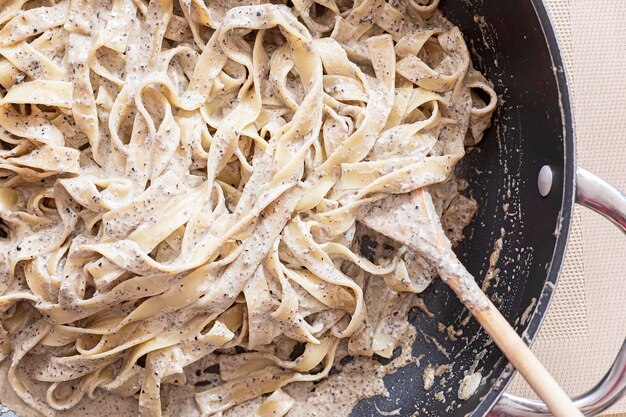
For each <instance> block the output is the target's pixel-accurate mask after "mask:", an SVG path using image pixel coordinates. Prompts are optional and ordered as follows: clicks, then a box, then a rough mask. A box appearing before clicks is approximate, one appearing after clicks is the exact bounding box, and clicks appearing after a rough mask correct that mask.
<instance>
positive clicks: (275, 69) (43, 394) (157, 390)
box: [0, 0, 497, 417]
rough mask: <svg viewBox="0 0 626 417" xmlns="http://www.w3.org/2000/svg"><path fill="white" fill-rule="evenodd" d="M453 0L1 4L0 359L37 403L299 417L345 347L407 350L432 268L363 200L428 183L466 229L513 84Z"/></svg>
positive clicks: (44, 410) (62, 408)
mask: <svg viewBox="0 0 626 417" xmlns="http://www.w3.org/2000/svg"><path fill="white" fill-rule="evenodd" d="M437 3H438V2H437V1H436V0H435V1H432V0H431V1H423V0H393V1H383V0H356V1H349V0H293V1H291V2H286V1H273V2H271V3H270V2H265V1H261V0H244V1H240V0H237V1H235V0H215V1H213V0H211V1H206V2H204V1H201V0H181V1H180V2H179V3H176V4H174V2H173V1H172V0H150V1H147V0H102V1H88V0H5V1H4V2H0V86H1V89H0V144H1V150H0V218H1V224H0V226H1V227H0V237H1V238H0V324H1V325H0V360H4V361H5V364H6V367H7V369H8V370H7V371H6V372H8V382H9V383H10V385H11V388H12V390H13V391H14V392H15V393H16V394H17V396H19V398H20V399H21V401H23V402H24V403H26V405H27V406H28V407H29V409H31V410H33V413H34V412H35V411H36V412H38V413H41V414H43V415H47V416H51V415H56V414H57V413H58V414H62V413H63V412H69V411H71V410H72V409H74V408H75V407H77V404H82V403H84V402H85V401H87V402H88V401H95V399H96V398H98V396H99V395H101V393H103V392H106V393H109V394H111V395H112V396H113V398H114V396H120V397H136V398H137V404H138V409H139V412H140V414H141V415H142V416H161V415H193V413H192V411H193V412H194V413H197V414H196V415H200V414H201V415H222V413H227V412H228V410H231V409H233V407H235V408H236V407H239V406H241V405H242V404H244V403H245V402H247V401H248V400H255V399H258V404H259V406H258V407H257V408H256V409H255V410H253V411H251V412H250V415H252V414H253V415H256V416H263V417H265V416H284V415H286V414H288V413H289V411H290V409H292V407H293V406H294V404H295V403H296V399H294V398H293V397H292V396H291V395H290V394H289V387H290V386H291V385H292V384H294V383H299V382H302V381H318V380H321V379H323V378H325V377H327V376H328V375H329V372H330V371H331V369H332V368H333V366H334V364H336V363H337V360H338V357H339V355H340V354H339V353H338V352H339V351H345V352H347V354H350V355H365V356H372V355H378V356H380V357H384V358H390V357H391V356H392V353H393V351H394V349H395V348H396V347H397V346H399V340H398V335H397V334H396V333H395V332H394V330H393V329H394V324H393V321H394V320H396V318H395V314H394V312H397V311H399V309H404V310H402V311H405V310H408V308H410V307H411V306H412V305H414V304H415V302H417V301H416V300H418V298H417V297H416V296H415V294H418V293H420V292H422V291H423V290H424V289H425V288H426V287H427V286H428V284H429V283H430V281H431V280H432V279H433V275H434V272H433V269H432V268H430V267H429V266H428V265H427V264H426V263H425V262H424V261H423V260H421V259H420V258H419V256H418V255H416V254H415V253H413V252H411V251H410V250H407V249H406V248H404V247H401V246H399V245H396V246H393V245H391V246H389V245H388V246H389V248H387V249H386V250H385V251H382V252H381V251H373V252H371V253H370V252H369V251H367V250H364V249H363V242H364V241H363V239H364V236H373V235H372V233H373V232H371V231H368V230H367V229H366V228H365V227H364V226H363V225H360V224H357V222H356V220H355V219H356V217H357V213H359V212H360V211H362V210H367V205H368V204H370V203H372V202H374V201H377V200H379V199H381V198H384V197H385V196H387V195H390V194H392V195H393V194H403V193H407V192H410V191H412V190H415V189H418V188H421V187H429V189H430V190H431V193H432V194H433V197H434V198H435V200H436V201H435V202H436V205H437V209H438V210H439V214H440V215H441V216H442V218H443V219H444V225H446V227H447V229H448V232H449V233H450V235H451V236H452V238H453V240H456V241H459V240H461V239H462V233H461V231H462V228H463V227H464V226H465V225H466V224H467V223H468V222H469V220H470V219H471V217H472V214H473V212H474V211H475V209H476V208H475V202H474V201H473V200H471V199H470V198H468V197H465V196H463V195H462V194H460V191H461V190H462V189H463V187H464V185H463V183H462V182H461V181H458V180H456V179H455V178H454V175H453V173H454V167H455V164H456V163H457V162H458V161H459V160H460V159H461V158H462V157H463V156H464V153H465V146H468V145H474V144H476V143H477V142H478V141H480V140H481V138H482V135H483V131H484V130H485V129H486V128H487V127H488V125H489V123H490V118H491V114H492V112H493V111H494V109H495V107H496V102H497V97H496V95H495V93H494V91H493V89H492V88H491V86H490V84H489V83H488V82H487V81H486V80H485V78H484V77H483V76H482V75H481V74H480V73H479V72H477V71H476V70H474V69H473V67H472V63H471V60H470V56H469V53H468V49H467V46H466V45H465V42H464V40H463V37H462V34H461V33H460V31H459V29H458V28H457V27H455V26H453V25H452V24H451V23H449V22H448V21H447V20H446V19H445V18H444V17H443V15H442V14H441V13H440V12H439V11H438V10H437ZM481 97H482V98H481ZM407 221H410V219H407ZM398 227H401V225H398ZM405 312H406V311H405ZM404 317H406V315H405V316H404ZM403 320H406V318H403ZM298 349H300V352H299V353H298V352H297V351H298ZM293 352H296V353H297V354H294V353H293ZM211 366H214V367H215V366H216V367H219V372H218V377H217V379H216V380H215V381H213V382H210V383H209V382H207V383H206V384H204V385H202V384H199V385H198V384H197V382H198V378H195V377H193V375H192V374H193V370H197V371H196V373H197V375H200V374H202V371H201V370H202V369H205V368H207V369H208V368H210V367H211ZM198 372H199V373H198ZM190 375H191V376H190ZM197 375H196V376H197ZM193 381H195V382H193ZM200 382H201V381H200ZM207 384H208V385H207ZM194 385H197V386H194ZM174 387H178V388H176V389H180V390H183V392H186V393H187V394H186V397H185V398H186V402H185V401H183V403H184V405H179V407H183V408H179V409H177V410H178V411H172V410H176V408H175V407H176V405H175V404H178V403H180V399H177V398H175V397H176V396H175V395H174V394H172V392H173V391H172V390H173V389H174ZM177 392H178V391H177ZM177 401H178V403H177ZM173 407H174V408H173ZM68 410H69V411H68ZM106 410H107V409H106V408H102V410H101V411H102V413H103V414H102V415H107V414H106V413H107V411H106ZM181 410H185V411H181Z"/></svg>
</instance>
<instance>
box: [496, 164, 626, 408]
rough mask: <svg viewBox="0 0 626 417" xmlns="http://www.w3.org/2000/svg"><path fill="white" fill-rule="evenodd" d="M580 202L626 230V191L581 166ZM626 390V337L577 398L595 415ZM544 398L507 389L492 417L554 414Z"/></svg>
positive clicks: (577, 186)
mask: <svg viewBox="0 0 626 417" xmlns="http://www.w3.org/2000/svg"><path fill="white" fill-rule="evenodd" d="M540 182H541V181H540ZM576 203H578V204H580V205H582V206H584V207H588V208H590V209H592V210H594V211H595V212H597V213H600V214H601V215H603V216H604V217H606V218H607V219H609V220H610V221H611V222H613V223H614V224H615V225H616V226H618V227H619V228H620V229H621V230H622V231H623V232H624V233H626V195H624V194H623V193H622V192H620V191H619V190H618V189H616V188H615V187H613V186H611V185H609V184H608V183H607V182H605V181H603V180H601V179H600V178H598V177H596V176H595V175H593V174H592V173H590V172H588V171H586V170H584V169H582V168H578V170H577V172H576ZM624 393H626V339H625V340H624V343H623V344H622V348H621V349H620V351H619V353H618V354H617V358H616V359H615V362H613V365H612V366H611V368H610V369H609V371H608V372H607V373H606V375H605V376H604V378H602V380H601V381H600V382H599V383H598V384H597V385H596V386H595V387H593V388H592V389H590V390H589V391H587V392H586V393H584V394H582V395H580V396H578V397H576V398H574V405H576V406H577V407H578V408H579V409H580V410H581V411H582V412H583V414H584V415H585V416H595V415H598V414H600V413H601V412H603V411H604V410H606V409H607V408H609V407H610V406H611V405H613V404H614V403H615V402H617V401H618V400H619V399H620V398H621V397H622V396H623V395H624ZM551 415H552V414H550V411H549V410H548V407H546V405H545V404H544V403H543V402H541V401H535V400H529V399H527V398H522V397H517V396H515V395H511V394H507V393H504V394H503V395H502V397H501V398H500V400H499V401H498V403H497V404H496V405H495V406H494V408H493V410H492V411H491V413H489V416H491V417H508V416H514V417H537V416H551Z"/></svg>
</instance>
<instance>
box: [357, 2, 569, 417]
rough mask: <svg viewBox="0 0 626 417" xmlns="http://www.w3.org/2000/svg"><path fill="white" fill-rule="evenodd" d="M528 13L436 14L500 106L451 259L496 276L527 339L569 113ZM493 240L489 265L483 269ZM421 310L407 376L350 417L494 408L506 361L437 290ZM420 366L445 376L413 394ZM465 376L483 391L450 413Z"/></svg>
mask: <svg viewBox="0 0 626 417" xmlns="http://www.w3.org/2000/svg"><path fill="white" fill-rule="evenodd" d="M536 3H537V4H536V5H534V4H533V2H532V1H513V0H509V1H483V0H477V1H473V2H469V1H450V0H448V1H442V4H441V6H440V7H441V8H442V9H443V12H444V14H445V15H446V16H447V17H448V18H449V19H450V20H451V21H452V22H453V23H455V24H456V25H458V26H459V27H460V28H461V30H462V32H463V34H464V36H465V39H466V42H467V44H468V46H469V49H470V51H471V53H472V59H473V62H474V65H475V67H476V68H477V69H478V70H480V71H481V72H482V73H484V74H485V76H486V77H487V78H488V79H489V80H491V81H492V82H493V83H494V84H495V88H496V91H497V92H498V94H499V96H500V101H501V103H500V106H499V110H498V112H497V114H496V115H495V118H494V121H493V126H492V127H491V128H490V129H489V130H488V132H487V133H486V136H485V139H484V140H483V141H482V143H481V144H480V145H478V147H477V148H475V149H472V150H470V152H469V153H468V155H467V157H466V158H465V159H464V160H463V161H462V165H461V166H459V170H458V175H459V176H460V177H461V178H465V179H467V180H468V181H469V184H470V187H469V189H468V192H469V194H471V195H472V196H473V197H474V198H475V199H476V200H477V201H478V204H479V211H478V213H477V215H476V217H475V218H474V220H473V222H472V224H471V225H470V226H469V227H468V228H467V229H466V231H465V232H466V233H465V235H466V240H465V241H464V242H463V243H462V244H461V245H460V246H459V247H458V248H457V254H458V255H459V256H460V258H461V259H462V261H463V263H464V264H465V265H466V266H467V268H468V270H469V271H470V272H471V273H472V274H473V275H474V276H475V277H477V279H479V280H481V281H482V280H483V279H484V278H485V276H486V274H487V272H488V270H489V269H490V262H491V263H492V269H494V267H495V269H496V270H497V271H498V273H497V276H496V278H494V279H493V280H492V283H491V285H490V287H489V289H488V290H487V293H488V295H489V296H490V297H491V299H492V300H493V301H494V303H495V304H496V306H498V307H499V308H500V310H501V311H502V312H503V314H504V315H505V317H507V319H508V320H509V322H511V323H514V324H515V325H516V329H517V330H518V332H519V333H520V334H522V333H523V332H525V333H524V334H525V335H526V336H527V337H529V338H530V339H532V338H533V337H534V336H535V334H536V331H537V329H538V327H539V324H540V322H541V317H542V316H543V313H544V312H545V309H546V307H547V304H548V302H549V299H550V296H551V293H552V288H553V285H551V284H554V283H555V281H556V277H557V275H558V270H559V268H560V262H561V257H562V254H563V248H564V245H565V239H566V236H565V235H566V234H567V227H568V221H569V214H570V210H571V196H572V192H573V180H571V177H572V175H573V158H571V155H570V158H568V161H567V166H566V162H565V158H564V155H565V153H566V146H565V142H566V139H567V140H571V130H570V129H571V122H570V121H569V117H570V114H569V105H568V103H567V96H566V94H567V92H566V91H565V92H563V91H561V92H559V83H560V85H561V86H562V87H565V85H566V84H565V77H564V74H563V73H562V68H561V67H559V65H560V58H559V57H558V56H556V57H555V56H553V55H554V54H551V50H552V51H553V52H556V53H557V54H558V49H557V47H556V43H554V44H551V42H554V39H553V34H552V32H551V30H550V29H549V26H548V25H549V22H548V20H547V17H546V12H545V9H543V6H542V5H541V4H540V3H541V2H539V1H537V2H536ZM542 25H543V26H545V27H547V28H548V29H547V32H548V33H547V34H544V29H543V28H542ZM547 39H548V40H547ZM553 59H554V62H555V64H553ZM554 65H556V67H555V66H554ZM560 93H561V94H560ZM563 94H565V96H563ZM562 103H563V104H562ZM563 108H564V109H565V110H564V112H565V114H564V113H563V112H562V109H563ZM564 126H566V127H567V128H565V129H564ZM572 147H573V146H571V145H570V146H568V147H567V153H568V154H570V153H572V154H573V149H571V148H572ZM543 165H550V167H551V168H552V170H553V174H554V182H553V187H552V191H551V193H550V194H549V195H548V196H547V197H546V198H543V197H541V195H540V194H539V191H538V189H537V174H538V173H539V170H540V169H541V167H542V166H543ZM561 213H563V217H562V218H563V219H565V220H564V221H562V220H561ZM559 225H560V231H561V235H559V233H558V230H557V229H558V228H559ZM499 238H502V242H503V245H502V250H501V252H500V255H499V256H498V257H496V256H494V257H492V259H490V257H491V255H492V253H493V252H494V249H495V246H496V241H497V240H498V239H499ZM553 258H554V259H555V261H554V262H552V260H553ZM494 261H496V262H494ZM423 298H424V300H425V303H426V305H427V307H428V309H429V310H430V311H431V312H433V313H434V314H435V319H430V318H428V317H427V316H426V315H425V314H421V313H418V314H412V315H411V321H412V323H413V324H414V325H415V326H416V328H417V339H416V342H415V344H414V346H413V355H414V356H416V357H420V356H422V355H423V358H422V359H421V361H420V363H419V365H409V366H407V367H406V368H403V369H401V370H399V371H398V372H397V373H395V374H393V375H390V376H388V377H386V380H385V385H386V386H387V389H388V391H389V394H390V395H389V397H388V398H383V397H374V398H371V399H368V400H364V401H362V402H360V403H359V404H358V405H357V406H356V407H355V409H354V410H353V412H352V414H351V416H353V417H361V416H362V417H365V416H372V415H374V416H377V415H380V413H379V411H383V412H386V411H387V412H388V411H393V412H395V415H400V416H413V415H419V416H444V415H454V416H464V415H466V414H468V413H469V414H471V413H472V412H473V413H474V414H473V415H483V414H485V413H486V411H487V410H488V409H489V408H490V406H491V405H492V404H493V402H494V401H495V400H496V398H497V395H498V392H497V390H492V387H493V385H494V384H499V385H502V384H504V383H506V382H507V381H508V379H509V378H508V377H503V373H505V370H506V369H505V368H506V366H507V361H506V359H505V358H504V357H503V355H502V353H501V352H500V351H499V349H497V347H495V346H494V344H493V343H491V342H490V339H489V337H488V336H487V335H486V334H485V332H484V331H483V330H482V329H481V328H480V326H479V325H478V323H477V322H476V321H475V320H474V319H471V320H470V321H469V322H468V323H467V324H466V325H463V324H462V322H463V320H464V319H465V318H466V317H467V314H468V313H467V310H465V309H464V307H463V306H462V305H461V303H460V302H459V301H458V300H457V299H456V297H455V296H454V294H453V293H452V292H451V291H450V290H448V288H447V287H446V286H445V285H444V284H443V283H442V282H441V281H437V282H436V283H435V284H434V285H432V286H431V287H430V288H429V289H428V290H427V291H426V292H425V293H424V294H423ZM537 306H538V307H537ZM535 310H536V313H537V314H534V315H533V314H532V313H534V312H535ZM523 319H527V320H523ZM438 323H443V324H444V326H446V327H447V326H449V325H452V326H453V328H454V329H456V330H462V332H463V333H462V335H461V337H459V338H458V339H457V340H456V341H451V340H450V339H449V337H448V335H447V332H446V331H443V332H442V331H440V330H438ZM428 364H432V365H434V366H435V367H437V366H438V365H445V364H453V368H452V371H451V372H450V373H443V374H442V375H440V376H439V377H436V378H435V383H434V385H433V386H432V388H431V389H430V390H429V391H425V390H424V389H423V382H422V373H423V370H424V368H425V367H426V366H427V365H428ZM470 370H471V371H473V370H475V371H479V372H481V374H482V377H483V380H482V383H481V385H480V387H479V388H478V390H477V392H476V394H475V395H473V396H472V397H471V398H470V399H469V400H466V401H461V400H459V398H458V394H457V392H458V388H459V384H460V382H461V380H462V379H463V376H464V374H465V373H466V372H469V371H470ZM396 410H399V414H398V412H396Z"/></svg>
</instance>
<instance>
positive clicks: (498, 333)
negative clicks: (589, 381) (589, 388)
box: [473, 296, 583, 417]
mask: <svg viewBox="0 0 626 417" xmlns="http://www.w3.org/2000/svg"><path fill="white" fill-rule="evenodd" d="M485 298H486V299H487V301H488V303H489V304H488V307H487V308H485V309H481V310H478V311H475V312H473V314H474V317H476V319H477V320H478V321H479V322H480V324H481V325H482V326H483V327H484V328H485V330H486V331H487V333H489V335H490V336H491V338H492V339H493V340H494V342H496V345H498V347H499V348H500V350H501V351H502V353H504V355H505V356H506V357H507V358H508V359H509V361H511V363H512V364H513V366H514V367H515V369H517V371H518V372H519V373H520V374H521V375H522V376H523V377H524V379H525V380H526V382H528V384H529V385H530V386H531V388H532V389H533V390H534V391H535V392H536V393H537V395H538V396H539V397H540V398H541V399H542V400H543V401H544V402H545V403H546V405H547V406H548V408H549V409H550V411H551V412H552V414H554V415H555V416H557V417H574V416H580V417H582V416H583V414H582V413H581V412H580V410H579V409H578V408H576V407H575V406H574V403H573V402H572V400H571V398H570V397H568V395H567V394H566V393H565V391H563V388H561V387H560V386H559V384H558V383H557V382H556V381H555V380H554V378H553V377H552V375H550V373H549V372H548V371H547V370H546V368H545V367H544V366H543V365H542V363H541V362H539V359H537V357H536V356H535V354H534V353H533V352H532V351H531V350H530V348H529V347H528V346H526V344H525V343H524V341H523V340H522V339H521V338H520V337H519V335H518V334H517V332H516V331H515V330H514V329H513V327H511V325H510V324H509V322H508V321H507V320H506V319H505V318H504V316H502V314H501V313H500V312H499V311H498V309H497V308H496V306H494V305H493V303H492V302H491V301H490V300H489V299H488V298H487V297H486V296H485Z"/></svg>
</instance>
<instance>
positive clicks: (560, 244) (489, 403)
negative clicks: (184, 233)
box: [472, 0, 576, 416]
mask: <svg viewBox="0 0 626 417" xmlns="http://www.w3.org/2000/svg"><path fill="white" fill-rule="evenodd" d="M530 1H531V4H532V6H533V7H534V9H535V13H536V15H537V18H538V21H539V23H540V26H541V30H542V32H543V35H544V39H545V42H546V45H547V47H548V51H549V53H550V59H551V61H552V62H551V63H552V67H553V68H554V75H555V79H556V84H557V88H558V94H559V102H560V103H559V104H560V109H561V121H562V125H563V158H564V161H563V172H562V182H563V184H562V187H563V197H562V202H561V210H560V213H559V216H558V218H557V225H555V228H556V231H557V232H556V242H555V247H554V252H553V254H552V259H551V261H550V266H549V268H548V271H547V274H546V281H545V283H544V286H543V289H542V291H541V294H540V296H539V298H538V302H537V307H536V308H535V310H534V312H533V313H532V315H531V317H530V319H529V321H528V324H527V325H526V327H525V328H523V329H522V330H523V331H522V338H523V339H524V340H525V341H526V342H527V344H529V345H532V343H533V342H534V340H535V338H536V336H537V334H538V332H539V328H540V327H541V324H542V323H543V320H544V319H545V316H546V313H547V311H548V308H549V307H550V303H551V302H552V296H553V294H554V289H555V287H556V285H557V284H558V281H559V276H560V273H561V268H562V266H563V260H564V257H565V252H566V250H567V244H568V241H569V232H570V226H571V221H572V212H573V210H574V203H575V189H576V184H575V183H576V151H575V149H576V140H575V125H574V113H573V107H572V103H571V91H570V85H571V84H570V82H569V77H568V74H567V69H566V67H565V64H564V59H563V56H562V53H561V51H562V49H561V47H560V45H559V41H558V39H557V37H556V34H555V31H554V26H553V24H552V21H551V19H550V15H549V13H548V11H547V9H546V7H545V5H544V3H543V1H542V0H530ZM554 185H556V184H554ZM503 358H504V356H503ZM515 372H516V371H515V370H514V369H513V368H512V366H511V365H510V363H508V364H507V366H506V368H505V369H504V370H503V372H502V373H501V374H500V375H499V376H498V378H497V379H496V381H495V383H494V384H493V388H492V389H491V390H490V391H489V393H488V394H487V395H485V397H484V398H483V399H482V401H481V402H480V404H479V405H478V407H476V409H475V410H474V411H473V412H472V416H485V415H487V413H488V412H489V411H490V410H491V409H492V408H493V407H494V406H495V404H496V403H497V401H498V399H499V398H500V396H501V395H502V394H503V393H504V391H505V389H506V388H507V386H508V385H509V384H510V383H511V381H512V379H513V376H514V375H515Z"/></svg>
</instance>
